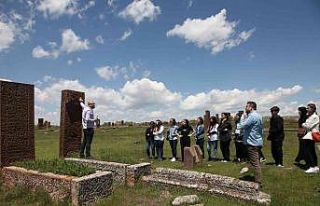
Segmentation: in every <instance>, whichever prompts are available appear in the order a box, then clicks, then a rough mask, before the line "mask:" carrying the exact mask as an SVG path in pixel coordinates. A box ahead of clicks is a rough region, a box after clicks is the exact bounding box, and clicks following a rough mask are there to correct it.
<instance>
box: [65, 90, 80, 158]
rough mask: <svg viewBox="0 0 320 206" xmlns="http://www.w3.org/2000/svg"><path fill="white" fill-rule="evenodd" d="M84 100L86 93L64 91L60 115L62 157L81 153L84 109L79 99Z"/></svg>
mask: <svg viewBox="0 0 320 206" xmlns="http://www.w3.org/2000/svg"><path fill="white" fill-rule="evenodd" d="M80 97H82V99H83V100H84V93H83V92H78V91H73V90H63V91H62V94H61V115H60V152H59V153H60V154H59V155H60V157H61V158H64V157H67V156H70V155H71V154H72V153H77V154H78V153H79V152H80V145H81V137H82V123H81V121H82V108H81V106H80V102H79V98H80Z"/></svg>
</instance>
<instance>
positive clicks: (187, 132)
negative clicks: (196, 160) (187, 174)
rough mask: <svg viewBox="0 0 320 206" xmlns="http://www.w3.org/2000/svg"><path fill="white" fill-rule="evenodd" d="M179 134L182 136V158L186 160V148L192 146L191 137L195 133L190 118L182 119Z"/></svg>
mask: <svg viewBox="0 0 320 206" xmlns="http://www.w3.org/2000/svg"><path fill="white" fill-rule="evenodd" d="M177 134H178V136H179V137H180V147H181V160H182V161H184V148H185V147H190V144H191V142H190V137H191V136H192V135H193V134H194V130H193V128H192V127H191V126H190V125H189V120H187V119H184V120H182V122H181V126H180V127H179V128H178V130H177Z"/></svg>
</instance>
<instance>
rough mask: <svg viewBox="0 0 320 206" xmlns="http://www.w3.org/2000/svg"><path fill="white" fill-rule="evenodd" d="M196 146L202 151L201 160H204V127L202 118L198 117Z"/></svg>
mask: <svg viewBox="0 0 320 206" xmlns="http://www.w3.org/2000/svg"><path fill="white" fill-rule="evenodd" d="M196 145H198V146H199V147H200V149H201V151H202V158H204V125H203V118H202V117H198V119H197V126H196Z"/></svg>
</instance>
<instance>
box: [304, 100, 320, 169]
mask: <svg viewBox="0 0 320 206" xmlns="http://www.w3.org/2000/svg"><path fill="white" fill-rule="evenodd" d="M316 109H317V108H316V105H315V104H313V103H310V104H308V105H307V115H308V119H307V120H306V122H305V123H303V124H302V126H303V127H304V128H305V129H306V135H304V137H302V140H303V141H304V143H303V144H304V146H305V149H304V152H305V161H306V164H307V167H308V169H307V170H306V171H305V173H318V172H319V167H318V159H317V154H316V148H315V141H314V140H313V138H312V132H319V116H318V115H317V113H316Z"/></svg>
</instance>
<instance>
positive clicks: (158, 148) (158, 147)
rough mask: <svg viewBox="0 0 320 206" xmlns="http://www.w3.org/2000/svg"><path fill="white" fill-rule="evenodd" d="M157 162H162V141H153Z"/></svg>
mask: <svg viewBox="0 0 320 206" xmlns="http://www.w3.org/2000/svg"><path fill="white" fill-rule="evenodd" d="M154 143H155V146H156V152H157V157H158V160H163V141H161V140H154Z"/></svg>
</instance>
